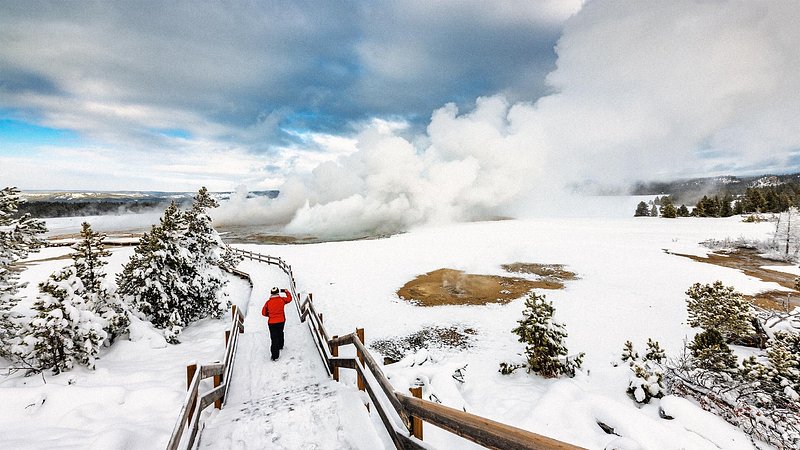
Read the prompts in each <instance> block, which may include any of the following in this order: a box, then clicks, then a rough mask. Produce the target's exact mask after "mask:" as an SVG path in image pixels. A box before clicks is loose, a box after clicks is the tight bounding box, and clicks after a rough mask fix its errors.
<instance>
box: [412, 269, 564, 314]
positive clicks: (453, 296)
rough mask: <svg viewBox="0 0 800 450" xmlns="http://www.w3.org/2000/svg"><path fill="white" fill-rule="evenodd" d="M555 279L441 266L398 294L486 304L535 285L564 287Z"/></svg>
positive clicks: (418, 300)
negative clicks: (465, 271) (480, 273)
mask: <svg viewBox="0 0 800 450" xmlns="http://www.w3.org/2000/svg"><path fill="white" fill-rule="evenodd" d="M563 287H564V284H563V283H562V282H560V281H558V280H555V279H541V280H528V279H525V278H519V277H501V276H496V275H476V274H468V273H464V272H463V271H461V270H453V269H439V270H435V271H433V272H429V273H426V274H424V275H420V276H418V277H417V278H415V279H413V280H411V281H409V282H408V283H406V284H405V285H404V286H403V287H402V288H400V290H398V291H397V295H398V296H399V297H400V298H402V299H404V300H408V301H410V302H414V303H415V304H418V305H420V306H439V305H485V304H488V303H507V302H509V301H511V300H514V299H517V298H520V297H522V296H523V295H525V294H526V293H528V292H530V291H531V290H533V289H562V288H563Z"/></svg>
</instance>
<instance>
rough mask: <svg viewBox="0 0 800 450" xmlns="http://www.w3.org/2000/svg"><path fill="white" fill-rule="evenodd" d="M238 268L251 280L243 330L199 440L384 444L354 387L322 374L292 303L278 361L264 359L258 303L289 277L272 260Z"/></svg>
mask: <svg viewBox="0 0 800 450" xmlns="http://www.w3.org/2000/svg"><path fill="white" fill-rule="evenodd" d="M239 268H240V269H241V270H243V271H245V272H248V273H249V274H250V276H251V278H252V280H253V291H252V295H251V297H250V303H249V306H248V308H247V317H246V318H245V333H244V334H243V335H241V336H240V340H239V348H238V351H237V354H236V361H235V365H234V370H233V376H232V381H231V383H232V384H231V387H230V391H229V392H228V400H227V403H226V405H225V407H224V408H223V409H222V410H221V411H217V410H213V411H214V412H213V413H211V414H210V416H209V417H208V418H207V420H206V421H205V429H204V430H203V431H202V433H201V435H200V442H199V445H198V447H199V448H204V449H205V448H207V449H220V448H226V449H245V448H257V449H380V448H384V447H385V446H386V445H385V440H384V439H382V438H381V437H379V435H378V433H377V431H376V429H375V427H374V426H373V422H372V420H371V419H370V416H369V414H368V412H367V409H366V408H365V407H364V403H363V400H362V397H361V394H360V392H359V391H358V390H357V389H355V388H353V387H349V386H346V385H343V384H340V383H337V382H335V381H333V380H332V379H330V378H329V377H328V376H327V374H326V371H325V367H324V366H323V363H322V361H321V360H320V357H319V354H318V353H317V350H316V348H315V346H314V342H313V338H312V336H311V334H310V332H309V330H308V327H307V325H306V324H304V323H301V322H300V318H299V317H298V315H297V308H296V307H295V305H293V304H288V305H286V308H285V311H286V328H285V336H286V339H285V341H286V342H285V348H284V350H283V351H281V356H280V358H279V359H278V360H277V361H271V360H270V358H269V332H268V329H267V320H266V318H265V317H262V316H261V307H262V306H263V304H264V302H265V301H266V299H267V298H268V297H269V290H270V288H271V287H272V286H278V287H280V288H287V287H288V286H287V284H288V280H287V277H286V275H285V274H284V273H283V272H282V271H281V270H280V269H278V268H277V267H275V266H268V265H266V264H261V263H258V262H249V261H248V262H243V263H242V264H241V265H240V266H239ZM297 300H298V299H294V301H297ZM389 445H391V444H389Z"/></svg>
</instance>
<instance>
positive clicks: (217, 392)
mask: <svg viewBox="0 0 800 450" xmlns="http://www.w3.org/2000/svg"><path fill="white" fill-rule="evenodd" d="M240 333H244V314H242V311H241V310H240V309H239V308H237V307H236V305H233V306H232V307H231V324H230V328H229V329H227V330H225V358H224V359H223V361H222V362H216V363H212V364H203V365H201V366H200V367H197V364H192V365H189V366H187V367H186V385H187V390H188V391H187V393H186V399H185V400H184V401H183V406H182V407H181V411H180V414H179V416H178V422H177V423H176V424H175V428H173V430H172V435H171V436H170V439H169V443H168V444H167V449H168V450H175V449H178V448H193V446H194V440H195V438H196V437H197V432H198V428H199V424H200V413H201V412H203V410H204V409H206V408H207V407H209V406H211V404H212V403H213V404H214V406H215V407H216V408H218V409H219V408H222V406H223V405H224V403H225V399H226V397H227V394H228V388H229V387H230V385H231V383H230V381H231V374H232V373H233V363H234V359H235V356H236V348H237V346H238V344H239V334H240ZM212 377H213V378H214V388H213V389H212V390H210V391H208V392H206V393H205V394H203V395H202V396H200V393H199V391H200V381H201V380H204V379H206V378H212ZM187 428H188V431H189V434H188V436H186V437H185V438H184V432H185V431H186V430H187ZM181 444H183V445H181Z"/></svg>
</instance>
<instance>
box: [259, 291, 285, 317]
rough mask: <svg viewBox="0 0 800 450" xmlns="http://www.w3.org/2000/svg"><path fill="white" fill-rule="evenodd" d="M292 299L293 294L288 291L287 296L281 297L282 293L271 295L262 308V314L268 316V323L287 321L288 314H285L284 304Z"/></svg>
mask: <svg viewBox="0 0 800 450" xmlns="http://www.w3.org/2000/svg"><path fill="white" fill-rule="evenodd" d="M290 301H292V294H291V292H289V291H286V297H281V294H275V295H272V296H270V297H269V300H267V302H266V303H264V307H263V308H261V315H262V316H265V317H267V318H268V319H269V320H267V323H281V322H286V316H285V315H284V314H283V305H285V304H287V303H289V302H290Z"/></svg>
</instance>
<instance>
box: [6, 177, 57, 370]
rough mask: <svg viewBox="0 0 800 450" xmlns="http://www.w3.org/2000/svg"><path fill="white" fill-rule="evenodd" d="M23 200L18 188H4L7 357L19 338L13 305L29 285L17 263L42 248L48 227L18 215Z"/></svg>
mask: <svg viewBox="0 0 800 450" xmlns="http://www.w3.org/2000/svg"><path fill="white" fill-rule="evenodd" d="M22 201H23V200H22V198H21V197H20V195H19V190H18V189H17V188H15V187H6V188H4V189H2V190H0V357H5V358H12V357H13V356H14V352H13V351H12V348H13V347H14V345H15V344H16V343H17V342H18V340H19V339H18V332H19V324H18V323H17V322H16V317H15V314H14V312H13V311H12V309H13V308H14V306H16V304H17V303H18V302H19V298H18V297H17V293H18V292H19V290H20V289H22V288H23V287H25V285H24V284H23V283H20V282H19V271H20V269H19V268H17V267H15V266H14V263H16V262H17V261H19V260H20V259H23V258H25V257H27V256H28V254H29V253H30V252H33V251H36V250H38V248H39V247H40V246H41V245H42V244H43V243H44V241H43V240H42V239H41V238H40V235H41V234H43V233H44V232H45V231H47V229H46V228H45V226H44V222H43V221H41V220H36V219H32V218H31V217H30V215H29V214H25V215H23V216H21V217H17V215H18V211H19V205H20V203H22Z"/></svg>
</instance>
